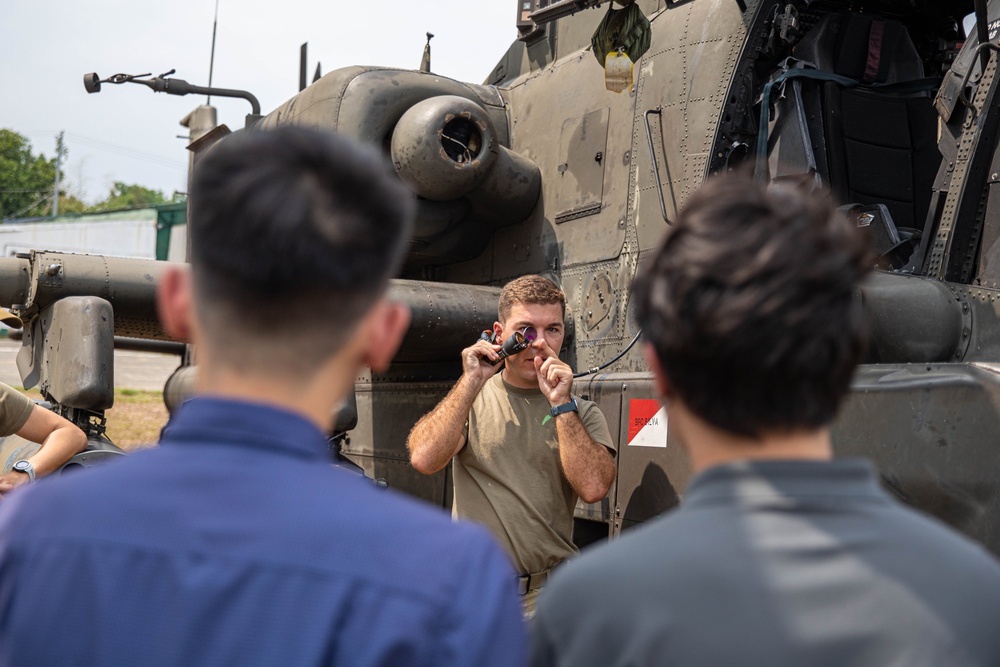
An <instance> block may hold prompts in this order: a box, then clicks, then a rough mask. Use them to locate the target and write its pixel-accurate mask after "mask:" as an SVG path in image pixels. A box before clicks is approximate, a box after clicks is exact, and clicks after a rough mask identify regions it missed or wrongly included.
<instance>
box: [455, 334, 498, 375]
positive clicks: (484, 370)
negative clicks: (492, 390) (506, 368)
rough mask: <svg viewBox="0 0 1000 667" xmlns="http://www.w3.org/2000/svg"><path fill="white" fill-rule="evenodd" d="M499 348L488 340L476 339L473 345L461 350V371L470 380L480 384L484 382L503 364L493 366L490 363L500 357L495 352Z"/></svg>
mask: <svg viewBox="0 0 1000 667" xmlns="http://www.w3.org/2000/svg"><path fill="white" fill-rule="evenodd" d="M499 350H500V346H499V345H494V344H492V343H490V342H489V341H485V340H478V341H476V343H475V344H474V345H471V346H469V347H467V348H465V349H464V350H462V372H463V373H464V374H465V375H466V376H467V377H468V378H469V379H470V380H473V381H475V382H477V383H480V384H483V383H485V382H486V381H487V380H489V379H490V378H491V377H493V376H494V375H495V374H496V372H497V371H499V370H500V369H501V368H503V364H497V365H495V366H494V365H492V364H490V361H496V360H497V359H499V358H500V357H499V355H498V354H497V352H498V351H499Z"/></svg>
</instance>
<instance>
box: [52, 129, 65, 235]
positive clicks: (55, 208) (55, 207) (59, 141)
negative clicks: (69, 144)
mask: <svg viewBox="0 0 1000 667" xmlns="http://www.w3.org/2000/svg"><path fill="white" fill-rule="evenodd" d="M62 158H63V133H62V130H60V131H59V135H58V136H56V183H55V186H54V187H53V188H52V190H53V193H52V217H53V218H54V217H56V216H57V215H59V171H60V170H61V169H62Z"/></svg>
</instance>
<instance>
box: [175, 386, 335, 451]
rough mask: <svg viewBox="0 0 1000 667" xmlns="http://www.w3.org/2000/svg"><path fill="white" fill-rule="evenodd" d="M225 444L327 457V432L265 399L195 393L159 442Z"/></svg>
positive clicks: (178, 412) (182, 406)
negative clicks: (243, 398) (251, 400)
mask: <svg viewBox="0 0 1000 667" xmlns="http://www.w3.org/2000/svg"><path fill="white" fill-rule="evenodd" d="M175 443H177V444H184V443H200V444H205V443H212V444H225V445H231V446H236V447H247V448H251V449H262V448H263V449H266V450H267V451H270V452H279V451H280V452H284V453H287V454H291V455H294V456H298V457H302V458H315V459H321V460H326V461H329V458H330V454H329V447H328V444H327V439H326V436H325V435H324V434H323V432H322V431H320V430H319V429H318V428H317V427H316V425H315V424H313V423H312V422H311V421H309V420H308V419H306V418H305V417H303V416H302V415H299V414H296V413H294V412H291V411H288V410H285V409H283V408H277V407H274V406H272V405H267V404H266V403H251V402H249V401H243V400H235V399H229V398H219V397H215V396H197V397H195V398H192V399H190V400H188V401H186V402H184V404H182V405H181V407H180V409H178V411H177V414H175V415H174V416H173V417H172V418H171V420H170V422H169V423H168V424H167V426H166V427H165V428H164V430H163V436H162V437H161V439H160V444H166V445H173V444H175Z"/></svg>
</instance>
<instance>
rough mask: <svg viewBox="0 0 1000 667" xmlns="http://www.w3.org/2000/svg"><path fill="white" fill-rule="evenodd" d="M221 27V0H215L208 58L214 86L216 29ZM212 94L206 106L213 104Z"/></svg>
mask: <svg viewBox="0 0 1000 667" xmlns="http://www.w3.org/2000/svg"><path fill="white" fill-rule="evenodd" d="M218 27H219V0H215V20H214V21H213V22H212V55H211V56H210V57H209V59H208V87H209V88H211V87H212V70H214V69H215V30H216V29H217V28H218ZM211 104H212V95H211V94H209V96H208V99H207V100H205V105H206V106H211Z"/></svg>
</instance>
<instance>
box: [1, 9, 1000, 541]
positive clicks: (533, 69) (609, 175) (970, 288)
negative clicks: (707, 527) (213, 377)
mask: <svg viewBox="0 0 1000 667" xmlns="http://www.w3.org/2000/svg"><path fill="white" fill-rule="evenodd" d="M632 5H634V6H635V7H638V9H639V10H641V12H642V14H643V16H644V17H646V19H647V20H648V30H649V36H650V40H649V44H650V46H649V48H648V50H646V51H645V52H643V53H642V54H641V55H636V57H635V58H634V64H633V62H632V61H633V59H632V58H630V59H629V63H628V64H629V65H630V67H627V68H626V70H625V72H624V75H623V76H624V85H621V81H620V80H619V81H618V82H617V84H616V86H615V87H616V89H619V90H621V92H612V90H609V87H610V86H611V83H612V78H614V77H612V76H610V74H611V72H610V69H608V70H607V71H605V69H604V68H602V63H603V64H605V65H607V64H608V61H607V60H604V57H605V56H606V55H608V54H602V53H597V54H595V53H594V48H595V46H594V45H595V44H596V43H597V42H596V40H594V39H593V36H594V34H595V32H596V31H597V29H598V28H599V27H600V26H601V25H602V22H606V21H607V20H608V17H610V16H613V14H614V12H619V11H625V10H626V9H630V6H632ZM516 24H517V28H518V33H519V35H518V38H517V39H516V40H515V41H514V43H513V44H512V45H511V46H510V48H509V49H508V51H507V52H506V53H505V54H503V55H502V57H501V58H500V59H499V61H498V63H497V65H496V67H495V68H494V69H493V70H492V71H491V72H490V73H489V74H488V75H487V76H486V78H485V80H484V81H483V82H482V83H481V84H471V83H463V82H459V81H455V80H452V79H448V78H446V77H442V76H439V75H436V74H433V73H431V72H429V71H405V70H395V69H386V68H380V67H372V66H356V67H347V68H343V69H338V70H335V71H333V72H330V73H328V74H326V75H325V76H322V77H321V78H319V79H318V80H316V81H314V82H313V83H312V84H311V85H309V86H307V87H305V88H304V89H303V90H302V91H301V92H299V94H297V95H296V96H294V97H293V98H291V99H290V100H288V101H287V102H285V103H284V104H282V105H280V106H279V107H278V108H276V109H274V110H272V111H271V112H270V113H267V114H265V115H261V114H260V113H259V110H258V109H256V108H255V109H254V113H252V114H250V115H249V116H248V117H247V127H246V128H244V129H240V130H238V131H239V132H253V131H260V130H263V129H267V128H273V127H278V126H281V125H286V124H299V125H306V126H311V127H320V128H326V129H329V130H331V131H335V132H341V133H344V134H348V135H350V136H353V137H355V138H357V139H359V140H361V141H363V142H366V143H368V144H370V145H373V146H375V147H377V148H378V149H380V150H382V151H383V152H384V154H385V155H386V156H387V158H388V160H389V161H390V162H391V164H392V167H393V168H394V169H395V171H396V173H397V174H398V176H399V178H400V179H401V180H402V181H403V182H404V183H405V184H406V185H407V186H408V187H409V188H410V189H411V190H412V191H413V192H414V195H415V197H416V198H417V204H418V216H417V222H416V226H415V230H414V234H413V237H412V239H411V241H410V249H409V253H408V255H407V258H406V263H405V267H404V269H403V273H402V275H401V276H400V277H399V279H398V280H395V281H394V282H393V284H392V286H391V292H392V296H393V298H396V299H398V300H400V301H403V302H405V303H407V304H408V305H409V306H410V307H411V309H412V311H413V325H412V328H411V330H410V332H409V333H408V335H407V337H406V339H405V340H404V342H403V345H402V347H401V349H400V352H399V355H398V357H397V359H396V361H395V362H394V363H393V365H392V367H391V368H390V369H389V370H388V371H386V372H384V373H365V374H362V375H361V376H359V377H357V378H356V382H355V391H354V394H353V396H352V397H351V400H350V401H348V404H346V405H345V407H344V409H342V410H341V412H340V413H339V414H338V416H337V429H336V430H337V432H336V433H335V434H333V438H332V441H333V443H334V445H335V448H336V450H337V452H338V455H339V456H342V457H345V458H346V459H348V460H350V461H352V462H353V463H354V464H356V465H357V466H359V467H360V469H361V470H363V471H364V473H365V474H366V475H368V476H369V477H372V478H373V479H381V480H385V482H386V483H387V484H388V485H389V486H390V487H393V488H395V489H398V490H402V491H405V492H408V493H411V494H413V495H415V496H418V497H420V498H423V499H425V500H427V501H429V502H431V503H434V504H437V505H441V506H445V507H447V506H449V505H450V502H451V495H450V494H451V480H450V478H449V474H450V473H449V471H447V470H445V471H442V472H441V473H438V474H437V475H435V476H432V477H424V476H423V475H421V474H419V473H418V472H416V471H415V470H414V469H413V468H412V467H411V466H410V465H409V460H408V456H407V452H406V448H405V440H406V436H407V433H408V432H409V430H410V428H411V427H412V425H413V424H414V423H415V422H416V421H417V420H418V419H419V418H420V417H421V416H422V415H423V414H425V413H426V412H427V411H429V410H430V409H431V408H432V407H433V406H434V405H435V404H436V403H437V402H438V401H439V400H440V398H441V397H442V396H443V395H444V394H445V393H446V392H447V391H448V390H449V389H450V387H451V386H452V384H453V383H454V381H455V379H456V378H457V377H458V376H459V374H460V372H461V366H460V362H459V350H460V349H462V348H463V347H466V346H467V345H469V344H471V343H472V342H473V341H474V340H475V338H476V336H477V335H478V333H479V332H480V331H481V330H482V329H483V328H484V326H489V325H490V324H491V322H492V320H493V319H494V318H495V316H496V315H495V314H496V301H497V295H498V293H499V286H501V285H502V284H504V283H505V282H506V281H508V280H510V279H512V278H514V277H517V276H520V275H523V274H527V273H540V274H543V275H547V276H550V277H552V278H554V279H555V280H556V281H557V282H558V283H559V284H561V286H562V287H563V289H564V291H565V292H566V295H567V300H568V310H567V316H566V318H567V321H566V325H567V334H568V335H567V338H566V343H565V347H564V349H563V351H562V353H563V356H564V358H565V359H567V361H569V363H570V364H571V365H572V366H573V367H574V368H576V369H578V370H582V373H581V374H580V377H578V378H577V379H576V381H575V388H574V391H575V393H577V394H579V395H582V396H584V397H586V398H589V399H590V400H593V401H595V402H596V403H597V404H598V405H599V406H600V408H601V409H602V411H603V412H604V414H605V415H606V417H607V419H608V422H609V425H610V426H611V430H612V434H614V435H615V436H616V437H617V438H618V444H619V449H618V451H619V457H618V475H617V479H616V481H615V484H614V486H613V487H612V489H611V491H610V493H609V495H608V497H607V498H606V499H604V500H602V501H600V502H599V503H594V504H584V503H582V502H581V503H580V504H578V506H577V508H576V534H575V539H577V541H578V542H579V543H580V544H581V545H582V544H586V543H589V542H592V541H595V540H600V539H607V538H608V537H614V536H617V535H618V534H620V533H621V532H622V531H625V530H628V529H629V528H631V527H633V526H636V525H638V524H640V523H642V522H643V521H646V520H649V519H651V518H653V517H656V516H658V515H660V514H662V513H663V512H665V511H668V510H669V509H671V508H672V507H673V506H675V505H676V504H677V503H678V501H679V498H680V497H681V496H683V494H684V490H685V488H686V485H687V483H688V480H689V477H690V471H689V469H688V467H687V462H686V460H685V457H684V455H683V453H682V452H681V450H680V448H679V447H678V444H677V442H676V441H675V439H674V437H673V435H672V433H671V431H670V429H669V425H668V424H667V422H666V417H665V414H664V413H663V411H662V410H661V409H660V406H659V403H658V401H657V400H656V394H655V391H654V387H653V380H652V376H651V374H650V373H649V370H648V368H647V366H646V365H645V362H644V361H643V359H642V356H641V354H640V353H639V352H638V351H637V350H636V349H635V348H632V347H631V343H633V342H634V341H635V339H636V338H637V337H638V336H639V335H640V331H639V329H638V326H637V324H636V322H635V319H634V316H633V309H632V307H631V304H630V285H631V282H632V280H633V278H634V276H635V275H636V271H637V269H638V267H639V266H640V265H641V264H642V262H643V260H644V258H645V257H646V256H647V255H648V254H650V253H651V252H652V251H653V249H654V248H655V247H656V245H657V243H658V241H659V239H660V238H661V236H662V235H663V233H664V231H665V230H666V229H667V228H668V226H669V225H670V223H671V220H673V219H674V218H675V217H676V215H677V211H678V210H679V208H680V207H681V206H682V205H683V204H684V202H685V200H686V199H687V197H688V196H689V195H690V194H691V193H692V192H693V191H694V190H695V189H696V188H697V187H698V186H699V184H700V183H701V182H702V181H703V180H704V179H705V178H707V177H709V176H710V175H712V174H716V173H720V172H723V171H726V170H728V169H734V168H737V167H739V166H741V165H743V168H752V169H753V170H754V173H755V176H756V177H757V178H759V179H761V180H765V181H778V180H789V179H794V180H797V181H806V182H815V183H816V185H817V186H822V187H825V188H829V189H830V190H832V191H833V193H834V194H835V196H836V197H837V198H838V199H839V200H840V202H841V203H842V204H843V205H844V206H845V207H846V209H847V210H848V211H849V212H850V214H851V215H852V216H853V217H854V219H855V220H856V221H857V224H858V225H859V227H863V228H865V230H866V231H867V232H868V233H869V235H870V237H871V240H872V243H873V245H874V247H875V249H876V251H877V254H878V257H879V260H878V261H879V271H878V272H877V273H876V275H875V276H874V277H873V278H872V279H871V280H869V281H868V282H867V283H866V284H865V285H864V286H863V288H862V289H861V290H860V292H859V294H858V299H859V300H860V301H861V302H862V304H863V305H864V307H865V309H866V311H867V313H868V316H869V318H870V322H871V342H870V346H869V355H868V358H867V360H866V362H865V363H864V364H863V365H862V366H861V368H860V369H859V370H858V372H857V375H856V377H855V379H854V382H853V391H852V394H851V396H850V398H849V400H848V401H847V404H846V405H845V407H844V408H843V410H842V413H841V415H840V417H839V419H838V421H837V422H836V425H835V428H834V446H835V449H836V451H837V453H838V455H841V456H865V457H868V458H870V459H872V460H873V461H874V462H875V463H876V464H877V466H878V468H879V471H880V474H881V477H882V480H883V481H884V483H885V485H886V487H887V488H889V489H890V490H891V491H892V492H893V493H895V494H896V495H898V496H899V497H900V498H901V499H902V500H903V501H905V502H907V503H909V504H911V505H913V506H915V507H917V508H919V509H921V510H922V511H925V512H927V513H930V514H933V515H936V516H938V517H940V518H941V519H943V520H945V521H947V522H948V523H950V524H951V525H953V526H955V527H956V528H958V529H959V530H961V531H963V532H965V533H966V534H968V535H969V536H971V537H972V538H974V539H976V540H978V541H980V542H982V543H983V544H984V545H986V547H987V548H989V549H991V550H992V551H994V552H996V553H1000V493H998V490H1000V483H998V481H997V470H998V469H1000V444H998V438H997V433H1000V152H998V151H997V138H998V129H1000V128H998V124H1000V100H998V99H996V96H997V90H998V82H1000V80H998V78H997V75H996V74H997V59H998V57H1000V54H997V53H996V52H997V51H1000V45H998V43H997V34H998V30H1000V0H994V1H992V2H989V3H987V2H986V0H947V1H945V0H872V1H870V2H852V1H848V0H634V2H633V1H632V0H624V1H616V2H615V3H612V2H609V1H608V0H604V1H603V2H601V0H560V1H557V2H546V1H545V0H517V13H516ZM595 55H596V56H597V57H596V59H595ZM610 55H615V56H617V57H618V58H621V57H623V56H624V57H628V55H629V54H628V53H627V52H626V50H625V49H621V50H619V51H618V52H617V53H612V54H610ZM427 69H429V68H427ZM621 74H622V71H621V70H619V71H618V72H617V75H621ZM617 75H616V76H617ZM621 78H622V76H618V79H621ZM127 80H134V81H135V82H138V83H142V84H144V85H147V86H148V87H150V88H152V89H153V90H154V91H160V92H168V93H171V92H173V93H174V94H183V93H182V92H179V91H181V90H183V89H184V88H185V86H188V84H186V82H180V83H174V82H177V81H179V80H176V79H170V78H167V76H166V75H161V76H160V77H154V78H152V79H145V80H139V79H135V78H134V77H132V78H128V77H127V78H125V79H123V80H121V81H112V80H105V81H110V82H111V83H121V82H125V81H127ZM100 83H101V81H100V79H99V78H98V77H96V76H93V77H92V78H89V79H88V86H90V87H92V86H94V85H97V86H98V87H99V84H100ZM181 84H183V85H181ZM171 86H173V90H171ZM88 89H89V88H88ZM229 132H230V131H229V129H228V128H226V127H225V126H220V127H217V128H215V129H212V130H211V131H210V132H207V133H206V134H205V135H204V136H202V137H201V138H199V139H198V140H197V141H195V142H193V143H192V145H191V146H190V148H191V150H192V152H193V154H194V156H195V158H194V159H195V161H197V159H198V157H199V156H200V155H204V153H205V152H206V151H208V150H211V146H212V145H214V144H215V143H216V142H218V141H225V140H226V135H228V134H229ZM194 224H197V221H194ZM160 271H162V268H160V267H158V266H157V265H156V264H155V263H153V262H148V263H147V262H137V261H136V260H129V261H128V263H123V261H122V260H112V259H110V258H95V257H85V256H69V255H59V254H57V253H46V252H33V253H30V254H28V255H25V256H23V257H18V258H13V259H9V260H8V259H4V260H0V305H11V306H13V307H14V309H15V310H16V311H17V312H19V313H20V314H21V316H22V318H25V321H26V322H28V324H27V325H26V328H25V337H24V348H23V349H22V353H21V355H20V356H19V360H18V363H19V368H21V371H22V376H23V377H25V380H26V383H27V382H29V381H33V382H37V383H39V384H40V385H41V386H42V389H43V392H44V393H45V395H46V396H47V397H48V398H50V400H51V402H52V403H53V404H54V405H56V407H57V408H58V409H60V410H62V411H64V412H69V413H72V414H75V415H81V417H80V419H81V420H83V421H88V420H89V421H91V422H93V421H95V420H96V421H99V419H100V415H101V414H102V411H103V409H105V408H106V407H107V391H106V387H108V386H109V385H108V378H107V377H106V376H107V375H108V374H107V373H105V375H104V376H101V375H100V373H99V372H96V371H93V370H92V369H94V368H98V369H99V368H102V366H101V365H100V364H101V363H103V364H104V366H103V368H107V363H108V361H107V352H106V350H107V349H110V348H109V346H113V340H112V336H111V335H110V334H109V331H112V330H113V332H114V334H115V335H118V336H130V337H139V338H147V339H162V338H164V337H165V335H164V334H163V332H162V330H160V329H159V324H158V323H157V321H156V318H155V313H153V307H152V304H153V285H154V283H155V279H156V276H157V275H159V273H160ZM95 317H96V318H98V319H100V318H103V320H102V322H104V324H103V325H102V326H98V325H97V324H94V325H93V326H92V327H91V329H89V330H90V331H92V332H94V333H93V336H91V337H90V339H91V341H92V343H93V345H94V346H95V347H99V348H101V349H102V350H105V352H102V354H103V355H104V356H100V355H95V354H94V353H92V352H88V353H87V354H90V355H91V356H89V357H88V356H86V355H85V354H83V351H82V350H80V349H78V347H79V346H74V345H67V344H66V340H67V338H66V337H61V332H62V331H64V330H65V331H70V330H71V329H70V326H72V327H77V329H73V330H79V329H78V327H80V326H81V324H80V322H82V321H94V322H96V320H95ZM112 321H113V328H112V329H109V328H108V323H109V322H112ZM832 326H836V323H832ZM60 340H61V341H62V346H60V344H58V343H57V341H60ZM94 341H96V342H94ZM88 344H91V343H88ZM98 357H100V358H98ZM95 364H97V365H95ZM195 369H196V366H193V365H188V366H185V367H182V368H181V369H180V371H179V372H178V374H177V375H176V376H175V377H174V378H172V379H171V381H170V382H168V385H167V388H166V392H165V393H166V394H167V395H168V397H173V398H171V399H170V400H176V399H177V397H178V396H183V395H184V393H185V391H187V389H186V387H188V386H189V385H190V377H191V375H192V373H194V372H196V371H195ZM26 386H28V385H27V384H26Z"/></svg>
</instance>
